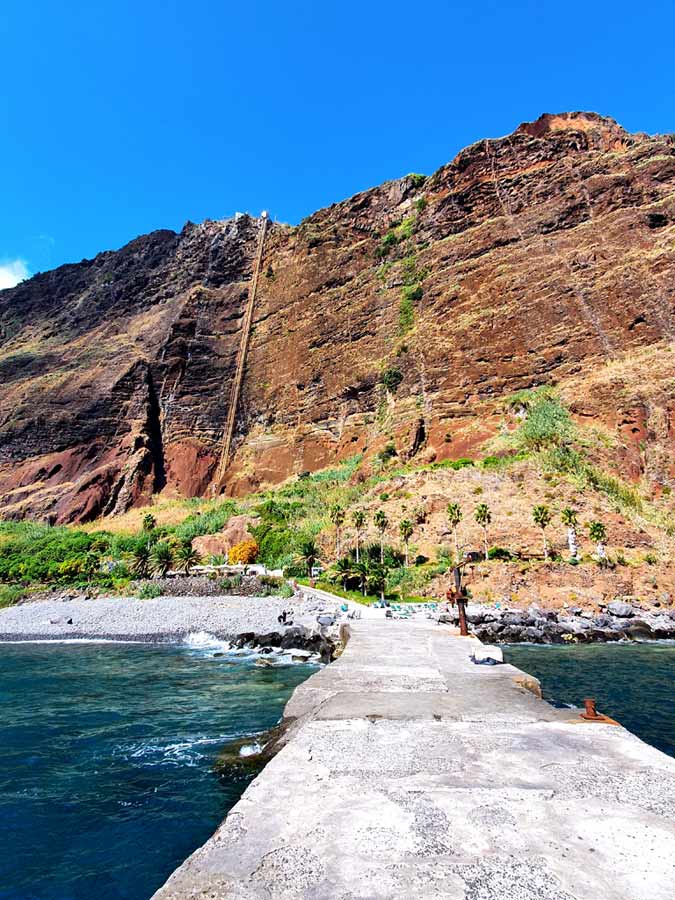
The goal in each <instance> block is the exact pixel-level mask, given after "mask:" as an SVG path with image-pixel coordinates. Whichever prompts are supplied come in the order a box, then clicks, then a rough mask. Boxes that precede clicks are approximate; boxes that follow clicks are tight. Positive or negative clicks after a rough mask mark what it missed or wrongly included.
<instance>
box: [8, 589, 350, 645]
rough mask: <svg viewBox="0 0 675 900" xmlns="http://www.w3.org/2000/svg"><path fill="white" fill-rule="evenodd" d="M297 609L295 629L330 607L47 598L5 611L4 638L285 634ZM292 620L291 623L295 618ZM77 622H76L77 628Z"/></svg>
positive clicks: (233, 599) (243, 600) (262, 601)
mask: <svg viewBox="0 0 675 900" xmlns="http://www.w3.org/2000/svg"><path fill="white" fill-rule="evenodd" d="M291 608H292V609H293V610H294V615H293V616H292V617H291V618H292V620H293V622H294V624H295V625H305V626H308V627H311V626H315V625H316V617H317V615H319V614H320V613H322V612H324V611H326V610H327V609H330V610H331V612H332V610H333V608H332V607H329V606H328V605H327V604H326V603H324V602H321V601H317V600H314V599H312V600H307V601H303V600H302V599H301V598H300V597H299V596H296V597H293V598H291V599H290V600H284V599H282V598H280V597H237V596H229V595H223V596H219V597H171V596H166V597H157V598H155V599H149V600H139V599H138V598H136V597H107V598H96V599H89V600H87V599H82V598H77V599H62V600H44V601H39V602H35V603H25V604H22V605H21V606H13V607H10V608H9V609H3V610H0V640H4V641H11V640H44V639H64V638H78V639H81V638H89V639H94V638H98V639H110V640H135V641H149V640H160V641H161V640H179V639H181V638H184V637H186V636H187V635H188V634H190V633H193V632H200V631H206V632H208V633H210V634H213V635H215V636H216V637H218V638H230V637H234V636H236V635H238V634H243V633H245V632H255V633H256V634H265V633H268V632H271V631H280V630H283V626H280V625H279V623H278V622H277V616H279V615H280V613H281V612H282V611H283V610H284V609H286V610H288V609H291ZM289 621H290V619H289ZM71 623H72V624H71Z"/></svg>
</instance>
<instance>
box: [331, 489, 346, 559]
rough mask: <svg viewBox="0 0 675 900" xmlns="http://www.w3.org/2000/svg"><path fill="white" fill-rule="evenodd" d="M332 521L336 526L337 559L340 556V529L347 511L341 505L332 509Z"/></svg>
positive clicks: (336, 505) (337, 504)
mask: <svg viewBox="0 0 675 900" xmlns="http://www.w3.org/2000/svg"><path fill="white" fill-rule="evenodd" d="M330 520H331V522H332V523H333V525H335V556H336V558H337V557H339V556H340V528H341V527H342V525H343V524H344V520H345V511H344V509H343V508H342V507H341V506H340V504H339V503H336V504H335V505H334V506H332V507H331V511H330Z"/></svg>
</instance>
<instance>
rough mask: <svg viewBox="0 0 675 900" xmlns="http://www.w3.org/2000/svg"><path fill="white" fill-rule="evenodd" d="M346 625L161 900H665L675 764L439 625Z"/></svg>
mask: <svg viewBox="0 0 675 900" xmlns="http://www.w3.org/2000/svg"><path fill="white" fill-rule="evenodd" d="M351 628H352V637H351V639H350V641H349V643H348V645H347V649H346V651H345V652H344V654H343V655H342V657H341V658H340V659H338V660H337V661H336V662H334V663H332V664H331V665H330V666H328V667H326V668H325V669H323V670H321V671H320V672H318V673H316V674H315V675H313V676H312V677H311V678H310V679H309V680H308V681H306V682H305V683H304V684H303V685H301V686H300V687H299V688H297V689H296V691H295V693H294V694H293V697H292V698H291V700H290V701H289V704H288V706H287V707H286V712H285V716H286V717H288V718H292V719H293V720H294V721H293V724H292V725H291V728H290V731H289V736H288V737H289V739H288V742H287V743H286V745H285V746H284V747H283V749H282V750H281V751H280V752H279V753H278V754H277V755H276V756H275V757H274V759H272V760H271V762H269V763H268V765H267V766H266V767H265V769H264V770H263V772H262V773H261V774H260V775H259V776H258V777H257V778H256V779H255V780H254V781H253V782H252V783H251V785H250V786H249V787H248V789H247V790H246V792H245V793H244V795H243V797H242V798H241V800H240V801H239V803H237V805H236V806H235V807H234V808H233V809H232V811H231V812H230V814H229V815H228V817H227V819H226V820H225V822H224V823H223V825H222V826H221V827H220V828H219V830H218V831H217V832H216V834H215V835H214V836H213V837H212V838H211V839H210V840H209V841H207V843H206V844H205V845H204V846H203V847H202V848H201V849H199V850H197V851H196V852H195V853H194V854H193V855H192V856H191V857H190V858H189V859H188V860H187V861H186V862H185V863H184V864H183V865H182V866H181V867H180V868H179V869H177V870H176V872H174V874H173V875H172V876H171V878H170V879H169V881H168V882H167V883H166V884H165V885H164V887H163V888H161V889H160V890H159V891H158V892H157V894H156V895H155V897H156V898H157V900H187V898H210V900H217V898H225V897H227V898H230V897H232V898H243V900H244V898H245V900H253V898H270V900H285V898H288V900H291V898H312V900H323V898H326V900H328V898H330V900H333V898H335V900H338V898H339V900H348V898H349V900H357V898H359V900H370V898H387V900H391V898H396V900H411V898H438V900H440V898H447V900H672V898H673V896H674V891H675V850H674V848H675V824H674V822H675V760H673V759H671V758H670V757H668V756H666V755H665V754H663V753H661V752H659V751H658V750H656V749H654V748H652V747H650V746H648V745H647V744H645V743H643V742H642V741H640V740H639V739H638V738H637V737H635V736H634V735H632V734H630V733H629V732H628V731H626V730H625V729H623V728H621V727H617V726H613V725H608V724H595V723H592V724H591V723H584V722H583V720H582V719H580V718H579V716H578V711H576V710H569V709H565V710H558V709H554V708H553V707H551V706H550V705H549V704H547V703H545V702H544V701H542V700H540V699H538V697H537V696H535V694H534V693H532V691H531V690H529V689H528V687H527V685H528V681H529V686H530V687H532V686H533V684H532V683H533V682H534V687H535V688H536V682H535V681H534V679H528V677H527V676H526V675H525V674H524V673H522V672H520V671H519V670H518V669H515V668H514V667H512V666H510V665H502V666H495V667H488V666H477V665H474V664H473V663H472V662H471V661H470V660H469V653H470V650H471V647H472V646H475V644H472V641H471V639H465V638H459V637H455V636H452V635H451V634H450V633H449V631H448V630H447V629H445V628H443V627H442V626H438V625H434V624H432V623H430V622H429V623H428V624H427V623H425V622H397V621H366V620H363V621H360V622H356V623H355V624H354V625H352V626H351ZM608 677H611V673H608Z"/></svg>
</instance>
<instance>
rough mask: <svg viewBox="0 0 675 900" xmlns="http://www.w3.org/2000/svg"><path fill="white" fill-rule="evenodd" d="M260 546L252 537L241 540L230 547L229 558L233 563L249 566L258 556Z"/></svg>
mask: <svg viewBox="0 0 675 900" xmlns="http://www.w3.org/2000/svg"><path fill="white" fill-rule="evenodd" d="M259 549H260V548H259V547H258V544H257V542H256V541H254V540H253V539H252V538H251V539H249V540H246V541H240V542H239V543H238V544H235V545H234V546H233V547H230V552H229V553H228V559H229V562H230V564H231V565H233V566H235V565H242V566H247V565H250V563H254V562H255V561H256V559H257V558H258V552H259Z"/></svg>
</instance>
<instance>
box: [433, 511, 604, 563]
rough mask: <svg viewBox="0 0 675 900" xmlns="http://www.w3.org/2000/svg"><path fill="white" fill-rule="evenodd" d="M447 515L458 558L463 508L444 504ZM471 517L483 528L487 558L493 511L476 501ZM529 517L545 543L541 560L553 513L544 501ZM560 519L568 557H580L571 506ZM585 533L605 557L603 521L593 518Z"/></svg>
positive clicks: (599, 555)
mask: <svg viewBox="0 0 675 900" xmlns="http://www.w3.org/2000/svg"><path fill="white" fill-rule="evenodd" d="M447 517H448V524H449V525H450V527H451V528H452V531H453V536H454V541H455V554H456V556H457V559H459V558H460V553H459V536H458V529H459V524H460V522H461V521H462V519H463V517H464V514H463V512H462V509H461V507H460V505H459V504H458V503H448V507H447ZM474 519H475V520H476V523H477V524H478V525H480V527H481V528H482V529H483V551H484V554H485V559H486V560H487V559H488V528H489V526H490V523H491V522H492V512H491V510H490V507H489V506H488V505H487V503H479V504H478V506H476V508H475V510H474ZM532 519H533V521H534V524H535V525H537V526H538V527H539V528H540V529H541V533H542V541H543V546H544V559H548V555H549V545H548V538H547V535H546V529H547V528H548V527H549V525H550V524H551V522H552V521H553V512H552V511H551V509H550V508H549V507H548V506H546V505H545V504H543V503H542V504H538V505H537V506H534V507H533V509H532ZM560 520H561V522H562V524H563V525H564V526H565V527H566V528H567V544H568V547H569V551H570V556H571V558H572V559H578V558H579V539H578V531H577V529H578V526H579V518H578V513H577V511H576V510H575V509H572V507H569V506H568V507H565V509H563V510H562V512H561V513H560ZM588 536H589V537H590V539H591V540H592V541H593V542H594V543H595V544H596V545H597V547H596V549H597V555H598V557H599V559H601V560H604V559H606V558H607V553H606V550H605V543H606V541H607V529H606V528H605V526H604V524H603V523H602V522H598V521H593V522H590V523H589V525H588Z"/></svg>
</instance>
